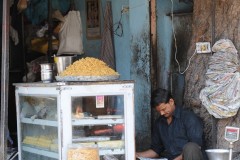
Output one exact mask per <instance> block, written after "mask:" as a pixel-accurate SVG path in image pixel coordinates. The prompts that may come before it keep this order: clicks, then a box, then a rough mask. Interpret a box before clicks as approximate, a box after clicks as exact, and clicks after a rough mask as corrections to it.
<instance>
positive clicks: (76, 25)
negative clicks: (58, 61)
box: [57, 11, 83, 55]
mask: <svg viewBox="0 0 240 160" xmlns="http://www.w3.org/2000/svg"><path fill="white" fill-rule="evenodd" d="M64 18H65V22H64V23H63V26H62V28H61V29H60V32H59V40H60V45H59V49H58V53H57V55H62V54H83V44H82V21H81V17H80V12H79V11H69V12H68V14H67V15H66V16H65V17H64Z"/></svg>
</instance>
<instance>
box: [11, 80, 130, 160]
mask: <svg viewBox="0 0 240 160" xmlns="http://www.w3.org/2000/svg"><path fill="white" fill-rule="evenodd" d="M14 85H15V86H16V104H17V125H18V149H19V159H21V160H32V159H34V160H43V159H44V160H55V159H59V160H71V159H74V158H73V157H75V158H76V157H77V156H81V157H86V158H85V159H86V160H88V159H91V160H93V158H89V157H88V156H90V157H92V156H93V155H97V156H98V159H99V160H104V159H107V156H109V157H115V158H116V159H118V160H133V159H135V140H134V137H135V136H134V83H133V81H106V82H75V83H73V82H68V83H65V82H56V83H18V84H14ZM93 146H94V148H93ZM96 151H97V152H96ZM85 159H84V160H85ZM98 159H97V160H98Z"/></svg>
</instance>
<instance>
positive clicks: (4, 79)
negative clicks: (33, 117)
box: [0, 0, 10, 160]
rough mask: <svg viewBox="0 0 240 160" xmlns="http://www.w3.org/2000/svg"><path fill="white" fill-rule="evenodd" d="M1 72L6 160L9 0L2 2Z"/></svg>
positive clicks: (2, 158) (1, 137)
mask: <svg viewBox="0 0 240 160" xmlns="http://www.w3.org/2000/svg"><path fill="white" fill-rule="evenodd" d="M2 10H3V20H2V72H1V130H0V131H1V132H0V133H1V134H0V143H1V146H0V153H1V154H0V160H6V159H7V130H8V86H9V14H10V12H9V0H3V7H2Z"/></svg>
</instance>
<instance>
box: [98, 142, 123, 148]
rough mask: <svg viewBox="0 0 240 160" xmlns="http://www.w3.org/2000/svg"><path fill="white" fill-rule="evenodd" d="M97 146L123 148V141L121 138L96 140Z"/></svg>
mask: <svg viewBox="0 0 240 160" xmlns="http://www.w3.org/2000/svg"><path fill="white" fill-rule="evenodd" d="M97 144H98V147H99V148H109V149H112V148H123V147H124V141H123V140H114V141H101V142H97Z"/></svg>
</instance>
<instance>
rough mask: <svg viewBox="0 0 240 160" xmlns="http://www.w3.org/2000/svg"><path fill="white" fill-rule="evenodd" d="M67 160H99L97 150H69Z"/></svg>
mask: <svg viewBox="0 0 240 160" xmlns="http://www.w3.org/2000/svg"><path fill="white" fill-rule="evenodd" d="M67 157H68V158H67V160H99V153H98V149H97V148H72V149H68V154H67Z"/></svg>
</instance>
